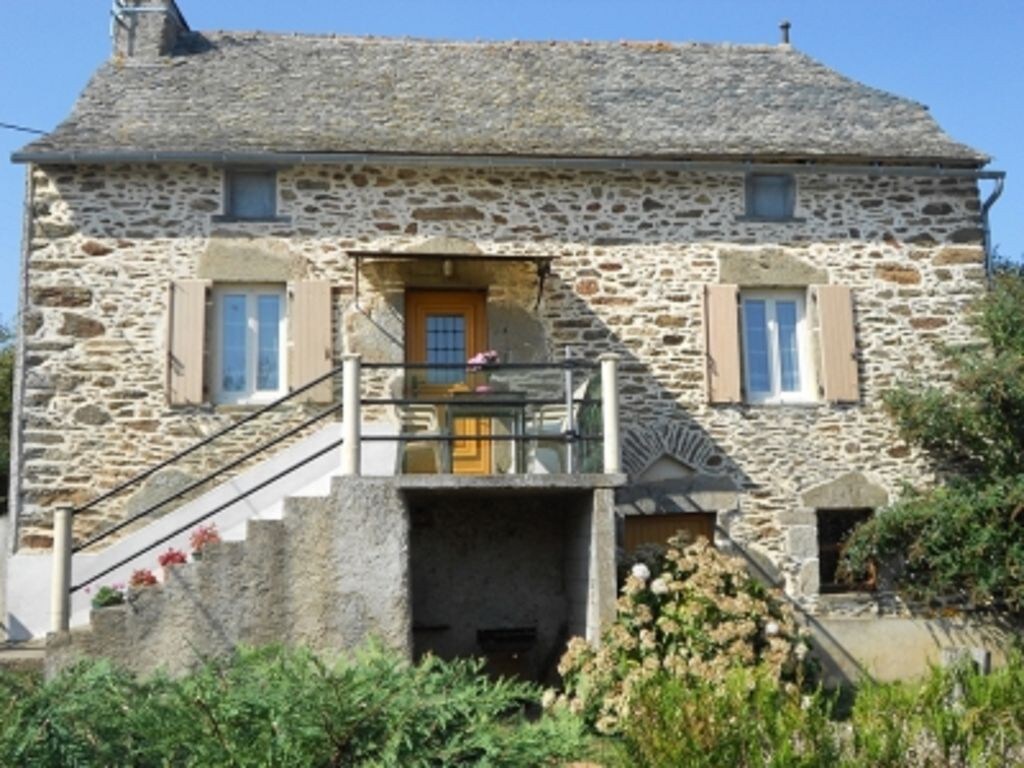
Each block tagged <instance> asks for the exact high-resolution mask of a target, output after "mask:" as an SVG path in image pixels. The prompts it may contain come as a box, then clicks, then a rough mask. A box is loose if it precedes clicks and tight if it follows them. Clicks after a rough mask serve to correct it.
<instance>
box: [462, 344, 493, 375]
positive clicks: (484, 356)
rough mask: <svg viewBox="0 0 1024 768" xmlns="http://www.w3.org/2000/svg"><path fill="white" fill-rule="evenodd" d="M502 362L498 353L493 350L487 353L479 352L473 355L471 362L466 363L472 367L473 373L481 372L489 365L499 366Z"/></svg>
mask: <svg viewBox="0 0 1024 768" xmlns="http://www.w3.org/2000/svg"><path fill="white" fill-rule="evenodd" d="M499 362H500V357H499V356H498V353H497V352H496V351H495V350H493V349H488V350H487V351H486V352H478V353H477V354H475V355H473V356H472V357H471V358H469V360H467V361H466V365H468V366H470V370H471V371H479V370H480V369H481V368H484V367H486V366H488V365H497V364H498V363H499Z"/></svg>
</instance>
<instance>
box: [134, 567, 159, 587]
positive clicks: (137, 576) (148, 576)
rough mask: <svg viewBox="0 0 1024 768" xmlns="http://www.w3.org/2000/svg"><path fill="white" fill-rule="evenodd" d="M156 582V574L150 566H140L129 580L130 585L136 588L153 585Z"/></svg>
mask: <svg viewBox="0 0 1024 768" xmlns="http://www.w3.org/2000/svg"><path fill="white" fill-rule="evenodd" d="M154 584H156V575H155V574H154V573H153V572H152V571H151V570H149V568H139V569H138V570H137V571H133V572H132V577H131V578H130V579H129V580H128V586H129V587H134V588H136V589H138V588H140V587H152V586H153V585H154Z"/></svg>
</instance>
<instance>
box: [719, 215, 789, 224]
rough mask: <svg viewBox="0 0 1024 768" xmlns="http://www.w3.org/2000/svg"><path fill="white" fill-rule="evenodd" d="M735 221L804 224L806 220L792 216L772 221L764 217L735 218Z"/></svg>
mask: <svg viewBox="0 0 1024 768" xmlns="http://www.w3.org/2000/svg"><path fill="white" fill-rule="evenodd" d="M736 221H738V222H743V223H744V224H805V223H806V222H807V219H805V218H803V217H802V216H792V217H790V218H788V219H773V218H767V217H764V216H737V217H736Z"/></svg>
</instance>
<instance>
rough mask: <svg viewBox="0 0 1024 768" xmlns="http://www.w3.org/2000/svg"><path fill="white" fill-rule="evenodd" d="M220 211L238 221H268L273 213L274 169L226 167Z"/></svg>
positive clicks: (275, 182) (275, 203)
mask: <svg viewBox="0 0 1024 768" xmlns="http://www.w3.org/2000/svg"><path fill="white" fill-rule="evenodd" d="M224 215H225V217H226V218H228V219H238V220H240V221H268V220H272V219H274V218H275V217H276V215H277V173H276V172H275V171H251V170H226V171H225V172H224Z"/></svg>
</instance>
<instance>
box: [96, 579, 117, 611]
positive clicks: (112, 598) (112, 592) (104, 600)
mask: <svg viewBox="0 0 1024 768" xmlns="http://www.w3.org/2000/svg"><path fill="white" fill-rule="evenodd" d="M123 602H124V584H110V585H103V586H102V587H100V588H99V589H98V590H97V591H96V594H95V595H93V596H92V607H93V608H106V607H107V606H108V605H121V603H123Z"/></svg>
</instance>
